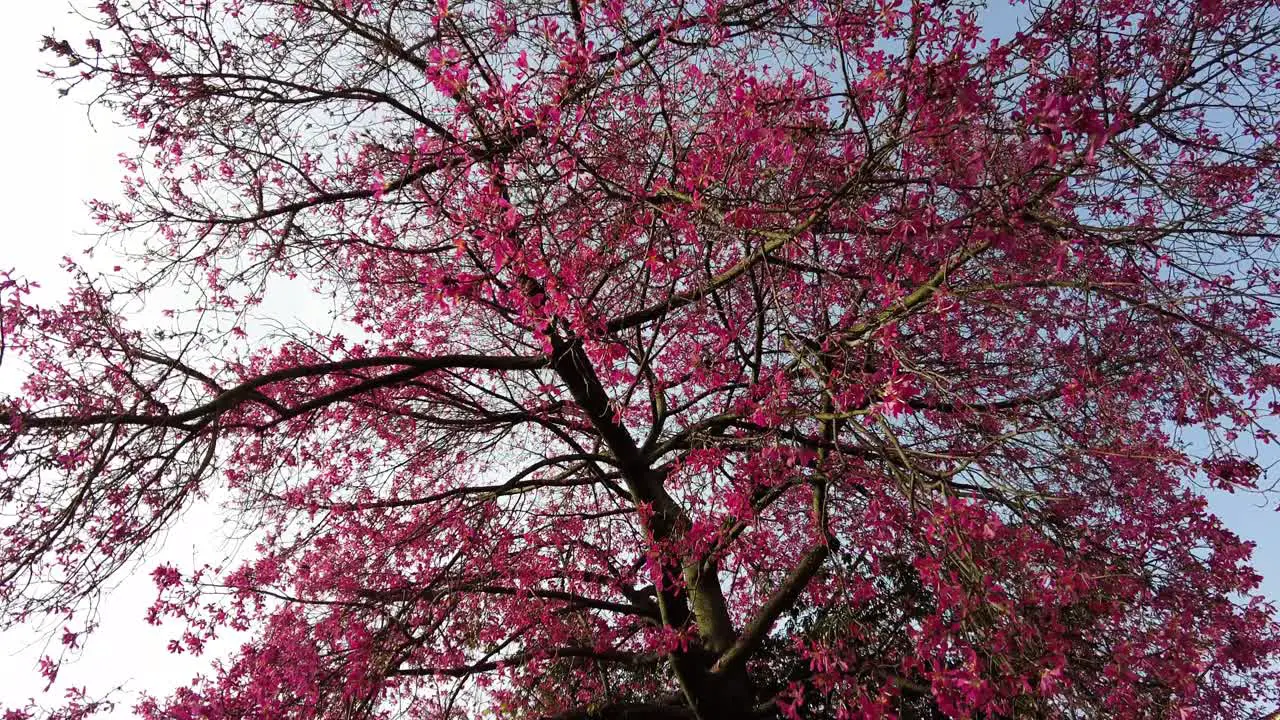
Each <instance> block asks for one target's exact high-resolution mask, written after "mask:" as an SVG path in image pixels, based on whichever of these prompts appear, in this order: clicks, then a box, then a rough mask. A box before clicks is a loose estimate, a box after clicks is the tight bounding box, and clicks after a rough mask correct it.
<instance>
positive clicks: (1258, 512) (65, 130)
mask: <svg viewBox="0 0 1280 720" xmlns="http://www.w3.org/2000/svg"><path fill="white" fill-rule="evenodd" d="M81 27H83V25H82V23H81V21H78V20H77V19H76V18H75V17H74V16H72V15H70V14H69V12H68V9H67V6H66V5H65V4H63V3H62V2H60V1H59V0H41V1H40V2H29V3H17V4H14V5H13V6H12V7H9V8H7V9H6V13H5V19H4V22H3V23H0V88H4V93H5V95H4V97H5V100H6V103H5V104H6V107H7V108H8V110H7V112H5V113H3V115H0V148H3V152H4V156H5V158H6V160H7V162H6V172H4V173H0V198H3V201H0V207H2V208H3V211H4V212H3V218H4V226H3V235H0V268H5V269H7V268H17V269H18V270H19V272H20V274H22V275H23V276H25V277H28V278H31V279H35V280H39V281H41V282H42V284H44V285H45V286H46V287H45V293H44V297H46V298H52V297H56V295H57V293H58V291H59V288H61V287H63V286H64V284H65V280H64V278H65V277H66V274H65V273H64V272H62V271H61V270H60V269H59V267H58V265H59V260H60V258H61V257H62V256H64V255H72V256H75V255H77V254H79V253H80V252H81V251H82V250H83V249H84V248H86V247H88V246H89V245H90V244H91V241H92V238H91V237H89V236H88V235H86V233H88V232H91V231H92V229H93V225H92V222H91V221H90V219H89V215H88V212H87V209H86V206H85V203H86V201H87V200H88V199H90V198H93V197H110V196H111V195H113V194H114V193H115V190H116V188H117V186H118V178H119V172H118V164H117V155H118V153H119V152H121V151H123V150H126V149H128V147H129V134H128V131H127V129H122V128H119V127H116V126H115V125H114V124H113V119H112V118H111V117H110V116H109V115H108V114H106V113H104V112H98V113H96V114H95V115H94V116H93V117H92V121H93V125H91V124H90V120H91V118H90V117H89V116H88V115H87V114H86V110H85V108H84V107H83V106H82V105H80V104H78V103H77V101H76V100H75V98H74V96H73V97H70V98H60V97H59V96H58V94H57V92H56V91H55V90H54V89H53V88H52V87H51V86H50V85H49V84H48V82H47V81H45V80H42V79H41V78H39V77H38V76H37V74H36V72H37V69H38V68H39V67H40V65H41V63H42V62H43V57H42V56H41V54H40V53H39V52H38V49H39V45H40V38H41V37H42V36H43V35H46V34H49V33H50V31H51V30H52V29H54V28H58V29H59V30H63V29H75V28H81ZM83 34H84V32H83V31H75V32H71V33H69V34H68V39H70V40H72V41H78V40H81V39H83V38H82V37H80V36H81V35H83ZM285 305H286V306H287V303H286V304H285ZM11 374H12V373H10V375H11ZM10 382H12V377H6V376H5V374H4V372H2V371H0V387H4V386H5V383H10ZM1266 459H1269V460H1270V461H1272V462H1275V461H1277V460H1280V454H1278V453H1277V452H1276V451H1275V450H1274V449H1272V450H1271V451H1270V452H1269V453H1268V457H1267V458H1266ZM1211 503H1212V507H1213V508H1214V510H1215V511H1216V512H1218V513H1219V515H1220V516H1221V517H1222V518H1223V519H1224V520H1225V521H1226V523H1227V524H1228V525H1229V526H1230V527H1232V528H1233V529H1234V530H1236V531H1237V532H1238V533H1239V534H1241V535H1242V536H1244V537H1245V538H1247V539H1250V540H1253V541H1254V542H1256V543H1257V553H1256V557H1255V565H1256V567H1257V568H1258V569H1259V570H1260V571H1261V573H1262V574H1263V576H1264V577H1268V578H1269V579H1268V580H1266V581H1265V583H1264V587H1263V589H1264V592H1265V593H1266V594H1267V595H1268V596H1269V597H1271V598H1276V599H1280V532H1277V524H1278V523H1280V515H1277V514H1276V512H1275V510H1274V503H1273V504H1272V506H1271V507H1268V506H1267V505H1266V504H1265V503H1263V502H1262V501H1261V500H1260V499H1259V498H1258V497H1257V496H1249V495H1234V496H1228V495H1225V494H1217V495H1214V496H1213V497H1212V498H1211ZM219 528H220V524H219V519H218V518H217V517H215V516H213V514H212V513H211V512H210V511H209V509H208V508H197V509H196V510H195V511H193V512H188V513H187V514H186V515H185V516H183V518H182V520H181V522H180V523H179V524H178V526H177V527H176V528H175V529H174V530H173V531H172V532H171V533H170V534H169V536H168V539H167V542H166V543H165V545H164V547H163V548H162V549H161V550H160V551H159V553H158V554H157V555H153V556H151V557H149V558H148V559H147V562H146V563H145V564H144V565H143V566H142V568H141V570H140V571H139V572H138V573H136V575H135V576H132V577H129V578H126V579H124V580H123V581H122V582H121V583H120V584H119V586H118V587H117V588H116V590H115V592H113V593H112V594H111V595H109V596H108V597H107V598H106V599H105V601H104V602H103V604H102V606H101V620H102V625H101V627H100V629H99V630H98V631H97V632H96V633H95V634H94V635H93V637H91V638H90V642H89V644H88V647H87V650H86V651H85V652H84V654H83V656H82V657H81V658H80V659H79V661H78V662H76V663H74V664H72V665H69V666H66V667H64V668H63V671H62V675H61V676H60V682H59V684H58V686H57V687H55V688H54V689H53V690H52V691H51V695H49V696H44V697H45V700H44V702H45V703H47V704H53V703H55V702H56V701H57V700H58V697H59V696H60V694H61V688H65V687H66V686H69V685H74V686H81V685H83V686H87V689H88V692H89V694H90V695H91V696H92V695H96V694H101V693H103V692H106V691H108V690H110V689H111V688H113V687H116V686H118V685H122V684H123V685H126V687H128V688H132V689H141V688H146V689H148V690H152V691H155V692H161V693H162V692H163V691H164V690H166V689H169V688H173V687H176V686H178V685H180V684H182V683H183V682H185V681H187V680H189V679H190V678H191V677H192V676H194V675H195V674H196V673H198V672H200V670H201V669H202V668H203V667H204V666H205V663H206V660H203V659H198V658H191V657H189V656H186V655H179V656H174V655H171V654H170V653H169V652H168V651H167V649H166V647H167V644H168V641H169V639H170V638H171V637H172V636H173V635H174V634H175V632H176V628H174V627H173V626H170V627H169V628H163V627H162V628H159V629H157V628H153V627H150V626H148V625H147V624H146V623H145V622H144V621H143V615H144V612H145V609H146V607H147V606H148V605H149V604H150V601H151V600H152V598H153V592H152V584H151V579H150V577H149V576H148V575H147V572H148V571H149V570H150V568H152V567H155V565H157V564H159V563H160V562H164V561H170V560H174V561H180V562H179V564H182V565H190V563H191V561H190V558H191V556H192V554H193V550H194V549H195V548H196V547H197V546H199V547H200V548H201V556H202V557H204V556H206V555H207V554H209V553H208V552H207V550H209V549H210V548H208V547H207V546H208V544H209V543H210V540H209V539H210V538H214V537H217V536H218V532H219ZM230 642H231V641H228V642H225V643H223V649H229V645H230ZM43 643H44V640H43V638H42V636H41V635H40V634H38V633H33V632H24V631H10V632H5V633H0V709H3V708H4V707H6V706H10V705H21V704H22V703H23V702H24V701H25V700H26V699H27V698H28V697H36V698H37V699H40V698H41V691H42V688H43V682H42V681H40V680H39V678H38V676H37V674H36V670H35V668H36V663H37V661H38V659H39V657H40V656H41V655H42V654H44V644H43ZM218 649H219V648H218V647H216V646H215V647H214V648H213V651H214V652H215V653H216V652H217V650H218ZM129 714H130V713H128V708H127V703H125V706H122V707H121V708H120V710H119V711H118V712H117V713H115V714H114V715H112V716H111V717H128V716H129Z"/></svg>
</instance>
